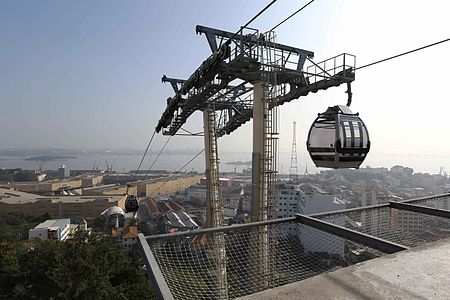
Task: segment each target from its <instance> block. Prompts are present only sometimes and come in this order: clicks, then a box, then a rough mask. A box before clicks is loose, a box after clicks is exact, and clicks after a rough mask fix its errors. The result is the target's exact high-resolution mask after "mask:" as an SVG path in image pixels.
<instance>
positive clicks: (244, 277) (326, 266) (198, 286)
mask: <svg viewBox="0 0 450 300" xmlns="http://www.w3.org/2000/svg"><path fill="white" fill-rule="evenodd" d="M221 241H223V243H222V245H224V247H223V246H221ZM149 245H150V248H151V250H152V252H153V255H154V256H155V259H156V261H157V263H158V265H159V267H160V269H161V271H162V273H163V275H164V278H165V280H166V282H167V283H168V285H169V288H170V290H171V292H172V294H173V295H174V297H175V298H176V299H220V298H222V299H228V298H230V299H232V298H236V297H240V296H244V295H249V294H253V293H256V292H259V291H262V290H266V289H268V288H273V287H277V286H280V285H284V284H287V283H291V282H295V281H299V280H303V279H306V278H308V277H311V276H314V275H317V274H320V273H323V272H326V271H329V270H333V269H335V268H338V267H344V266H348V265H351V264H354V263H357V262H359V261H363V260H366V259H370V258H373V257H377V256H379V255H381V253H379V252H377V251H375V250H373V249H370V248H367V247H364V246H361V245H358V244H356V243H353V242H350V241H348V240H345V239H342V238H338V237H336V236H333V235H330V234H327V233H324V232H321V231H319V230H317V229H314V228H312V227H308V226H305V225H299V224H297V223H293V222H289V223H283V224H277V225H269V226H260V227H257V228H251V229H246V230H238V231H234V232H227V233H212V234H193V235H191V236H187V237H183V238H177V239H164V240H154V241H152V240H151V241H149ZM219 249H224V251H222V252H221V251H220V250H219ZM220 274H222V276H220ZM221 287H222V288H221Z"/></svg>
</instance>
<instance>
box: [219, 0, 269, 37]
mask: <svg viewBox="0 0 450 300" xmlns="http://www.w3.org/2000/svg"><path fill="white" fill-rule="evenodd" d="M275 2H277V0H272V1H271V2H270V3H269V4H267V5H266V6H265V7H264V8H263V9H262V10H260V11H259V12H258V13H257V14H256V15H255V16H254V17H253V18H251V19H250V21H248V22H247V23H245V25H244V26H241V28H240V29H239V30H238V31H236V33H235V34H233V35H232V36H231V37H230V38H229V39H228V40H227V41H226V42H225V43H224V44H230V43H231V40H232V39H234V38H235V37H236V36H237V35H238V34H239V33H240V32H241V31H242V29H244V28H245V27H247V26H248V25H250V24H251V23H252V22H253V21H255V20H256V19H257V18H258V17H259V16H260V15H262V13H263V12H265V11H266V10H267V9H268V8H269V7H271V6H272V4H274V3H275Z"/></svg>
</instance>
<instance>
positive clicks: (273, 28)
mask: <svg viewBox="0 0 450 300" xmlns="http://www.w3.org/2000/svg"><path fill="white" fill-rule="evenodd" d="M314 1H315V0H311V1H309V2H308V3H306V4H305V5H303V6H302V7H301V8H300V9H298V10H297V11H296V12H294V13H293V14H292V15H290V16H289V17H287V18H286V19H284V20H283V21H281V22H280V23H278V24H277V25H275V26H274V27H272V29H270V30H269V31H274V30H275V29H276V28H277V27H278V26H280V25H281V24H283V23H284V22H286V21H287V20H289V19H290V18H292V17H293V16H295V15H296V14H298V13H299V12H301V11H302V10H303V9H304V8H306V7H307V6H308V5H310V4H311V3H313V2H314Z"/></svg>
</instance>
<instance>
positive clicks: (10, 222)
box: [0, 212, 52, 242]
mask: <svg viewBox="0 0 450 300" xmlns="http://www.w3.org/2000/svg"><path fill="white" fill-rule="evenodd" d="M51 218H52V217H51V216H50V215H49V214H48V213H45V214H43V215H35V214H30V213H20V212H15V213H5V212H0V241H9V242H19V241H22V240H26V239H28V230H30V229H31V228H34V227H35V226H36V225H37V224H39V223H41V222H44V221H45V220H48V219H51Z"/></svg>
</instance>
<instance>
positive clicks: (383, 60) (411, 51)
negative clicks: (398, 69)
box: [355, 38, 450, 70]
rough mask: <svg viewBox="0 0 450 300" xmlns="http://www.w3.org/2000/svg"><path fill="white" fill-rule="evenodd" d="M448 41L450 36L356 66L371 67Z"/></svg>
mask: <svg viewBox="0 0 450 300" xmlns="http://www.w3.org/2000/svg"><path fill="white" fill-rule="evenodd" d="M448 41H450V38H449V39H445V40H442V41H439V42H436V43H432V44H429V45H426V46H423V47H420V48H417V49H414V50H410V51H407V52H403V53H400V54H397V55H394V56H391V57H388V58H385V59H382V60H378V61H375V62H372V63H370V64H367V65H364V66H361V67H358V68H356V69H355V70H359V69H362V68H366V67H369V66H373V65H376V64H379V63H382V62H385V61H387V60H391V59H393V58H397V57H400V56H403V55H406V54H410V53H413V52H416V51H419V50H423V49H426V48H429V47H432V46H436V45H439V44H442V43H445V42H448Z"/></svg>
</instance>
